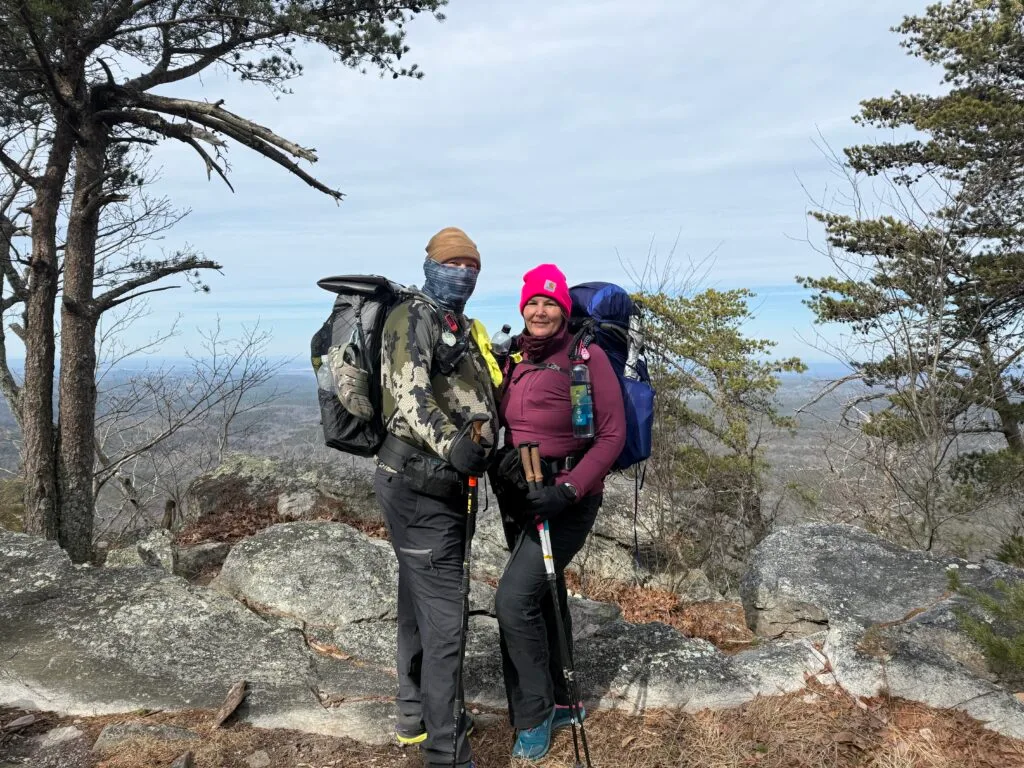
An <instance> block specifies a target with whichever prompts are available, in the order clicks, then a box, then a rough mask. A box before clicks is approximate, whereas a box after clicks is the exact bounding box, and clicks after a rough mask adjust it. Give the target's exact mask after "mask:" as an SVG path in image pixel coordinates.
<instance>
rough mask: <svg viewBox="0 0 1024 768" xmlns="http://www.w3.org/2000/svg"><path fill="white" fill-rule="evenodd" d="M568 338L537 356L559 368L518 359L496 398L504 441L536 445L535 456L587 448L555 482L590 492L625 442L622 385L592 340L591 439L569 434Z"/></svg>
mask: <svg viewBox="0 0 1024 768" xmlns="http://www.w3.org/2000/svg"><path fill="white" fill-rule="evenodd" d="M571 345H572V336H571V335H570V334H567V335H566V339H565V344H563V345H562V346H561V347H560V348H559V349H557V350H556V351H555V352H554V353H552V354H550V355H549V356H548V357H545V358H544V359H542V360H536V361H531V362H535V363H538V364H541V365H544V364H547V363H554V364H555V365H557V366H559V367H560V368H561V369H562V370H561V371H556V370H552V369H550V368H537V367H534V366H533V365H530V364H529V363H520V364H518V365H516V366H515V367H514V368H513V369H512V373H511V375H510V377H509V381H508V383H507V385H506V388H505V394H504V397H502V399H501V405H500V407H499V413H500V415H501V423H502V425H503V426H504V427H505V443H506V444H507V445H519V444H520V443H524V442H534V443H540V455H541V456H543V457H545V458H561V457H564V456H568V455H569V454H575V453H578V452H581V451H586V454H585V455H584V456H583V459H582V460H581V461H580V462H579V463H578V464H577V465H576V466H574V467H573V468H572V470H571V471H569V472H561V473H559V475H558V477H557V478H555V482H556V483H572V485H573V486H574V487H575V488H576V490H577V491H579V495H580V497H581V498H582V497H583V496H590V495H593V494H596V493H601V491H602V490H603V489H604V478H605V475H607V474H608V472H609V471H610V470H611V468H612V465H613V464H614V463H615V460H616V459H617V458H618V457H619V453H621V452H622V446H623V445H624V444H625V442H626V414H625V411H624V410H623V407H622V389H621V388H620V386H619V380H618V378H617V377H616V376H615V371H613V370H612V366H611V363H610V362H608V356H607V355H606V354H605V353H604V350H602V349H601V348H600V347H598V346H597V345H596V344H592V345H590V347H589V352H590V359H589V360H588V361H587V363H586V365H587V367H588V368H589V369H590V381H591V386H592V387H593V391H594V420H595V425H594V427H595V428H594V432H595V435H594V437H593V439H589V440H581V439H579V438H575V437H573V435H572V404H571V402H570V400H569V376H568V372H569V368H570V364H569V347H570V346H571Z"/></svg>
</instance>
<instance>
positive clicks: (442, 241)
mask: <svg viewBox="0 0 1024 768" xmlns="http://www.w3.org/2000/svg"><path fill="white" fill-rule="evenodd" d="M427 257H428V258H431V259H433V260H434V261H436V262H437V263H438V264H446V263H448V262H449V261H451V260H452V259H458V258H460V257H462V258H466V259H473V261H475V262H476V268H477V269H480V251H478V250H477V249H476V243H474V242H473V241H472V240H470V239H469V235H467V234H466V233H465V232H463V231H462V230H461V229H459V228H458V227H445V228H444V229H442V230H441V231H440V232H438V233H437V234H436V235H434V236H433V237H432V238H430V242H429V243H427Z"/></svg>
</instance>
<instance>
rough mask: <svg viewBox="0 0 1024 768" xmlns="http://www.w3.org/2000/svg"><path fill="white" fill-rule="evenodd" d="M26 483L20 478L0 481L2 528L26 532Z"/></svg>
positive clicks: (0, 518)
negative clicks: (23, 523) (23, 521)
mask: <svg viewBox="0 0 1024 768" xmlns="http://www.w3.org/2000/svg"><path fill="white" fill-rule="evenodd" d="M24 496H25V483H24V481H23V480H21V479H20V478H10V479H0V528H6V529H7V530H9V531H15V532H20V531H23V530H25V529H24V527H23V525H22V520H23V519H24V516H25V505H24Z"/></svg>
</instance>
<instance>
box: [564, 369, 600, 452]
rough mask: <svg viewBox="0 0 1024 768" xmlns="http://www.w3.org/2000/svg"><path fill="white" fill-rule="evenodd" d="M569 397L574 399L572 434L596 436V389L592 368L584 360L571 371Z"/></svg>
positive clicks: (584, 436) (576, 435)
mask: <svg viewBox="0 0 1024 768" xmlns="http://www.w3.org/2000/svg"><path fill="white" fill-rule="evenodd" d="M569 398H570V400H571V401H572V436H573V437H579V438H590V437H593V436H594V391H593V388H592V387H591V386H590V368H588V367H587V364H586V363H584V362H583V361H582V360H577V361H576V362H574V363H573V366H572V370H571V371H570V372H569Z"/></svg>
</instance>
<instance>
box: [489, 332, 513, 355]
mask: <svg viewBox="0 0 1024 768" xmlns="http://www.w3.org/2000/svg"><path fill="white" fill-rule="evenodd" d="M510 349H512V326H511V325H508V324H505V325H503V326H501V330H500V331H498V332H497V333H496V334H494V335H493V336H491V353H492V354H493V355H494V356H495V357H496V358H498V359H499V360H500V359H501V358H503V357H508V353H509V350H510Z"/></svg>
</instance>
